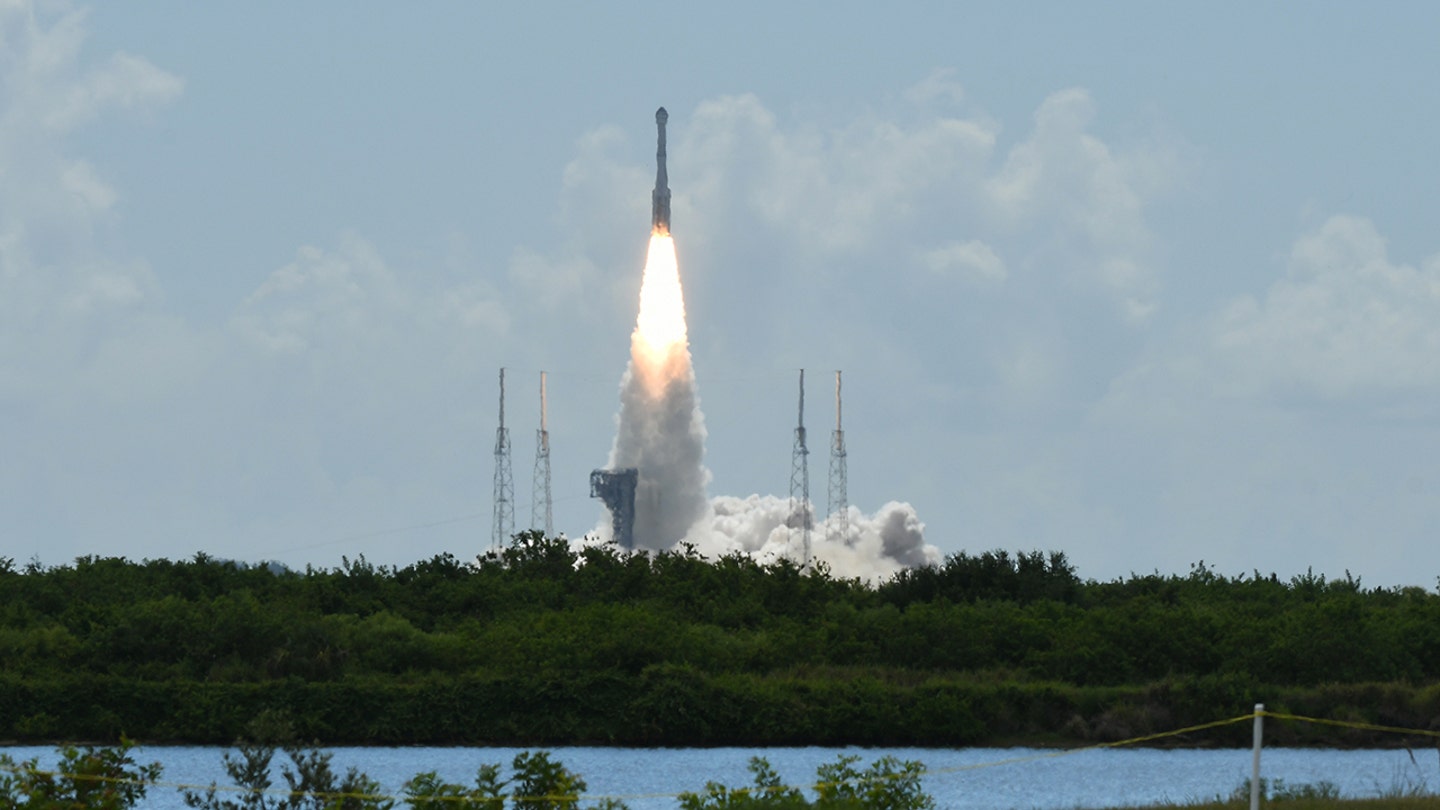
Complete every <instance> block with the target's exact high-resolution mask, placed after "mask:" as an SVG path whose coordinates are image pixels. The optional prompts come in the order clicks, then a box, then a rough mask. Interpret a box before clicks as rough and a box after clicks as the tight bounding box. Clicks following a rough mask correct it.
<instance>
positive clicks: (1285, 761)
mask: <svg viewBox="0 0 1440 810" xmlns="http://www.w3.org/2000/svg"><path fill="white" fill-rule="evenodd" d="M330 750H331V751H333V753H334V755H335V756H334V759H333V760H332V764H333V765H334V766H335V769H336V770H337V772H341V773H343V772H344V770H345V769H346V768H350V767H354V768H357V769H359V770H361V771H364V772H365V773H367V774H369V775H370V776H371V777H372V778H374V779H377V780H379V781H380V783H381V784H382V785H383V786H384V787H385V789H386V791H387V792H392V793H396V794H398V793H399V792H400V787H401V785H403V784H404V783H405V781H406V780H407V779H409V778H410V777H412V776H414V775H415V774H417V773H420V772H422V771H430V770H433V771H438V772H439V773H440V775H441V776H442V777H444V778H445V779H447V780H449V781H451V782H459V783H462V784H467V785H468V784H470V783H471V782H472V781H473V780H474V777H475V770H476V768H477V767H478V766H480V765H482V764H485V763H499V764H502V765H505V766H506V770H507V771H508V766H509V763H510V760H511V759H512V758H513V757H514V756H515V754H517V753H519V751H521V750H523V749H515V748H334V749H330ZM549 750H550V751H551V752H552V754H553V756H554V758H555V759H558V760H559V761H561V762H563V763H565V765H566V766H567V767H568V768H570V769H571V770H572V771H575V772H578V773H579V774H580V775H581V776H582V777H583V778H584V779H585V781H586V782H587V783H588V784H589V793H588V794H587V796H586V798H587V800H594V799H597V798H599V797H601V796H614V797H617V798H621V799H622V800H624V801H625V802H626V803H627V804H628V805H629V806H630V807H631V808H633V810H661V809H662V808H673V807H675V806H676V804H677V802H676V800H675V798H674V795H675V794H677V793H680V792H681V791H687V790H688V791H695V792H699V791H701V790H702V789H703V788H704V786H705V783H706V782H707V781H715V782H720V783H721V784H724V785H727V786H731V787H739V786H743V785H746V784H749V783H750V774H749V772H748V771H747V769H746V765H747V764H748V762H749V759H750V757H751V756H756V755H759V756H763V757H765V758H766V759H768V760H769V761H770V764H771V765H772V766H774V767H775V769H776V770H777V771H778V772H779V773H780V774H781V776H782V777H784V778H785V780H786V781H787V782H788V783H791V784H798V785H804V784H808V783H809V782H811V781H813V780H814V777H815V768H816V767H817V766H819V765H821V764H823V763H826V762H832V761H834V760H835V758H836V757H837V756H838V755H841V754H855V755H858V756H859V757H860V758H861V761H860V762H859V763H857V764H858V765H860V766H866V765H869V764H870V763H871V762H872V761H874V760H875V759H876V758H878V757H881V756H884V755H886V754H891V755H894V756H896V757H899V758H901V759H915V760H919V761H921V762H923V763H924V764H925V766H926V768H927V771H928V773H927V775H926V776H925V778H924V780H923V781H924V785H925V789H926V790H927V791H928V792H929V793H930V794H931V795H932V796H934V797H935V800H936V804H937V805H938V806H939V807H941V808H946V809H947V810H951V809H953V810H1011V808H1043V809H1045V810H1074V808H1104V807H1122V806H1127V805H1138V804H1156V803H1162V802H1169V803H1178V804H1184V803H1187V802H1193V801H1198V800H1206V799H1211V798H1214V797H1215V796H1217V795H1228V794H1230V793H1231V792H1232V791H1233V790H1234V789H1235V788H1236V787H1237V786H1238V785H1239V784H1240V783H1241V782H1242V781H1243V780H1244V779H1245V778H1246V777H1247V776H1248V775H1249V773H1250V751H1249V749H1244V750H1240V749H1225V750H1204V751H1197V750H1177V751H1158V750H1153V749H1143V748H1141V749H1104V750H1090V751H1081V752H1077V753H1064V752H1060V751H1055V750H1046V749H1035V748H964V749H943V748H888V749H879V748H765V749H750V748H705V749H696V748H638V749H637V748H554V749H549ZM0 753H7V754H9V755H10V756H11V757H12V758H14V759H17V760H20V759H28V758H30V757H35V756H38V757H40V759H41V765H42V767H45V766H48V765H52V764H53V763H54V762H55V760H56V757H55V755H54V751H53V749H50V748H36V747H12V748H3V749H0ZM223 753H224V749H221V748H213V747H140V748H137V749H135V754H136V757H135V758H136V760H137V761H139V762H151V761H158V762H160V763H161V764H162V765H164V768H165V771H164V773H163V774H162V775H161V781H162V782H164V783H166V784H167V785H175V784H189V785H197V786H207V785H209V784H210V783H211V782H212V781H215V782H219V783H220V784H221V785H222V786H223V785H225V784H228V782H227V781H226V777H225V773H224V770H223V769H222V765H221V755H222V754H223ZM283 759H284V757H283V755H280V756H277V760H283ZM1261 772H1262V775H1263V776H1264V777H1265V778H1266V779H1272V780H1273V779H1283V780H1284V781H1285V783H1286V784H1287V785H1292V786H1295V785H1302V784H1315V783H1318V782H1321V781H1328V782H1330V783H1333V784H1334V785H1336V786H1338V787H1339V789H1340V791H1341V793H1342V794H1343V795H1345V796H1376V795H1380V794H1382V793H1385V792H1387V791H1394V790H1397V789H1403V788H1413V787H1417V786H1418V787H1424V788H1425V789H1427V790H1429V791H1432V792H1434V791H1437V790H1440V758H1437V756H1436V752H1434V751H1430V750H1423V749H1422V750H1418V751H1415V752H1414V753H1413V755H1412V754H1411V753H1410V752H1407V751H1404V750H1400V751H1369V750H1362V751H1340V750H1331V749H1318V750H1317V749H1293V748H1292V749H1287V748H1270V749H1266V750H1265V752H1264V755H1263V759H1262V768H1261ZM276 781H280V780H279V779H278V776H277V780H276ZM281 784H283V782H281ZM586 803H588V802H582V805H583V804H586ZM143 806H144V807H146V808H155V810H171V808H181V807H184V804H183V802H182V801H181V798H180V793H179V791H178V790H177V789H176V788H175V787H153V788H151V790H150V795H149V797H148V798H147V799H146V801H145V802H144V804H143ZM400 806H401V807H404V805H403V804H401V805H400Z"/></svg>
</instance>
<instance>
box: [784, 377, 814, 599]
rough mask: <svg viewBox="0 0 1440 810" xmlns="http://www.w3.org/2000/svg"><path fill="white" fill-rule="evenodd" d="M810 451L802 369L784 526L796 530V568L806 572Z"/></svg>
mask: <svg viewBox="0 0 1440 810" xmlns="http://www.w3.org/2000/svg"><path fill="white" fill-rule="evenodd" d="M813 524H814V517H813V515H812V512H811V509H810V448H809V447H807V446H806V444H805V369H803V368H802V369H800V418H799V419H798V421H796V423H795V445H794V447H793V448H792V449H791V451H790V519H789V520H788V521H787V525H788V526H789V527H790V528H791V529H799V530H800V565H801V567H802V568H804V569H806V570H808V569H809V568H810V528H811V526H812V525H813Z"/></svg>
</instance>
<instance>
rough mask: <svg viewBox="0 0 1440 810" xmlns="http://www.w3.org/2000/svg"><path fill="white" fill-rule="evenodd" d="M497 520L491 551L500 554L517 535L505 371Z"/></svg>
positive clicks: (497, 449)
mask: <svg viewBox="0 0 1440 810" xmlns="http://www.w3.org/2000/svg"><path fill="white" fill-rule="evenodd" d="M494 500H495V520H494V524H493V526H492V527H491V531H490V550H491V551H493V552H496V553H499V551H500V549H501V547H502V546H504V544H505V541H507V540H509V539H510V537H511V536H512V535H513V534H514V533H515V481H514V479H513V478H512V477H511V475H510V430H509V429H508V428H506V427H505V369H503V368H502V369H500V426H499V427H497V428H495V496H494Z"/></svg>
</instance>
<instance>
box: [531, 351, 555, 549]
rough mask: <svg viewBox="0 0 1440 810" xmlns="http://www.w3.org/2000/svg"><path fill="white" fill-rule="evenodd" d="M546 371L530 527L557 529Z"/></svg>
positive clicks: (542, 380)
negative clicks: (552, 506) (546, 415)
mask: <svg viewBox="0 0 1440 810" xmlns="http://www.w3.org/2000/svg"><path fill="white" fill-rule="evenodd" d="M545 405H546V403H545V372H543V371H542V372H540V429H539V430H537V431H535V474H534V476H533V477H532V478H531V486H530V493H531V498H530V528H532V529H539V530H542V531H544V532H545V536H546V537H549V536H550V535H551V534H553V533H554V531H555V526H554V519H553V512H552V508H551V505H552V503H553V501H552V500H551V497H550V431H549V429H548V428H547V427H546V425H545Z"/></svg>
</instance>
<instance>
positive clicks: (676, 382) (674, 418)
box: [610, 234, 710, 549]
mask: <svg viewBox="0 0 1440 810" xmlns="http://www.w3.org/2000/svg"><path fill="white" fill-rule="evenodd" d="M617 422H618V424H617V430H616V433H615V446H614V448H613V449H612V450H611V451H610V467H611V468H612V469H617V468H624V467H634V468H635V469H637V470H638V471H639V481H638V483H637V485H636V490H635V545H636V546H638V547H640V548H650V549H664V548H670V547H671V546H673V545H675V544H676V543H677V542H679V541H680V539H681V538H683V537H684V536H685V534H686V532H688V531H689V530H690V527H691V526H693V525H695V522H696V521H697V520H699V519H700V517H701V516H702V515H703V514H704V513H705V507H706V503H705V485H706V484H708V483H709V482H710V473H709V471H708V470H706V469H705V464H704V456H705V417H704V416H702V415H701V413H700V396H699V393H698V392H697V390H696V386H695V370H694V368H693V367H692V366H691V364H690V344H689V342H688V338H687V336H686V329H685V301H684V296H683V294H682V292H681V288H680V272H679V267H678V265H677V263H676V260H675V242H674V240H672V239H671V238H670V237H668V236H661V235H658V234H657V235H654V236H651V238H650V254H649V258H648V259H647V261H646V263H645V278H644V281H643V282H641V287H640V314H639V316H638V317H637V318H636V322H635V331H634V333H633V334H631V336H630V363H629V365H628V366H627V367H626V369H625V376H624V377H623V378H621V380H620V415H619V418H618V420H617Z"/></svg>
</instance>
